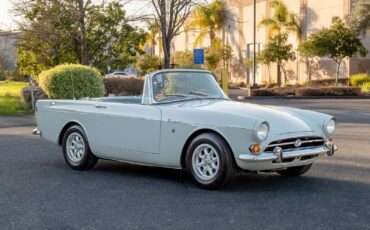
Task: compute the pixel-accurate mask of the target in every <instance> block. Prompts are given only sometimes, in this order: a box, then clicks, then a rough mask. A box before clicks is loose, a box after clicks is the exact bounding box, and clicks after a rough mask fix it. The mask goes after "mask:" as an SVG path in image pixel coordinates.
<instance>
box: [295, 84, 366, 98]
mask: <svg viewBox="0 0 370 230" xmlns="http://www.w3.org/2000/svg"><path fill="white" fill-rule="evenodd" d="M295 92H296V96H358V95H360V94H361V88H360V87H349V86H344V87H335V86H329V87H318V88H311V87H310V88H297V89H296V91H295Z"/></svg>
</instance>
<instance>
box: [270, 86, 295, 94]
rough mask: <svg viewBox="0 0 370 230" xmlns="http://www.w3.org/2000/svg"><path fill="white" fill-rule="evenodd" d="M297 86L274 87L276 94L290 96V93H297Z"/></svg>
mask: <svg viewBox="0 0 370 230" xmlns="http://www.w3.org/2000/svg"><path fill="white" fill-rule="evenodd" d="M295 90H296V88H295V87H281V88H273V89H272V91H274V93H275V95H279V96H288V95H295Z"/></svg>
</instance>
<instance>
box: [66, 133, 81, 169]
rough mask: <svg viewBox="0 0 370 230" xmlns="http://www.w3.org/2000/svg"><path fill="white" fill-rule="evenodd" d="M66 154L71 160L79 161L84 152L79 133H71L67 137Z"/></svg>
mask: <svg viewBox="0 0 370 230" xmlns="http://www.w3.org/2000/svg"><path fill="white" fill-rule="evenodd" d="M66 150H67V156H68V158H69V159H70V160H71V161H72V162H79V161H80V160H81V159H82V158H83V156H84V154H85V142H84V139H83V138H82V136H81V135H80V134H79V133H71V134H70V135H69V136H68V139H67V146H66Z"/></svg>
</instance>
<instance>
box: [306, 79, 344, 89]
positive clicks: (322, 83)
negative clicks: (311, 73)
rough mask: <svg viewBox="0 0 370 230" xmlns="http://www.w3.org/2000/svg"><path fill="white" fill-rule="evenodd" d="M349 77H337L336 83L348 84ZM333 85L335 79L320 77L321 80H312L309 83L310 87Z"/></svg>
mask: <svg viewBox="0 0 370 230" xmlns="http://www.w3.org/2000/svg"><path fill="white" fill-rule="evenodd" d="M348 84H349V78H339V79H338V85H340V86H348ZM333 85H335V79H333V78H330V79H321V80H312V81H310V83H309V86H310V87H323V86H333Z"/></svg>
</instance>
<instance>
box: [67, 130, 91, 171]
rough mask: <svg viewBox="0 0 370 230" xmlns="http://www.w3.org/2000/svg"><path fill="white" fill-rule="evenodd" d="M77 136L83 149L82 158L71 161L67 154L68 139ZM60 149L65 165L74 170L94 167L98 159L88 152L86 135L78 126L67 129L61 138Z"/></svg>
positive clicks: (69, 155) (71, 158)
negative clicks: (82, 144) (61, 149)
mask: <svg viewBox="0 0 370 230" xmlns="http://www.w3.org/2000/svg"><path fill="white" fill-rule="evenodd" d="M72 135H73V136H78V137H79V138H81V139H82V140H81V141H83V143H84V148H83V150H82V151H81V154H82V157H81V158H80V159H79V160H76V159H75V160H73V157H72V156H71V154H70V153H68V152H67V145H68V143H67V142H68V141H69V140H68V138H69V137H71V138H73V136H72ZM62 148H63V156H64V160H65V161H66V163H67V165H69V167H71V168H72V169H75V170H88V169H90V168H92V167H94V166H95V164H96V163H97V162H98V158H97V157H96V156H94V154H93V153H92V152H91V150H90V146H89V142H88V140H87V137H86V134H85V132H84V130H83V129H82V128H81V127H80V126H78V125H74V126H71V127H69V128H68V129H67V131H66V132H65V134H64V136H63V142H62Z"/></svg>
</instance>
